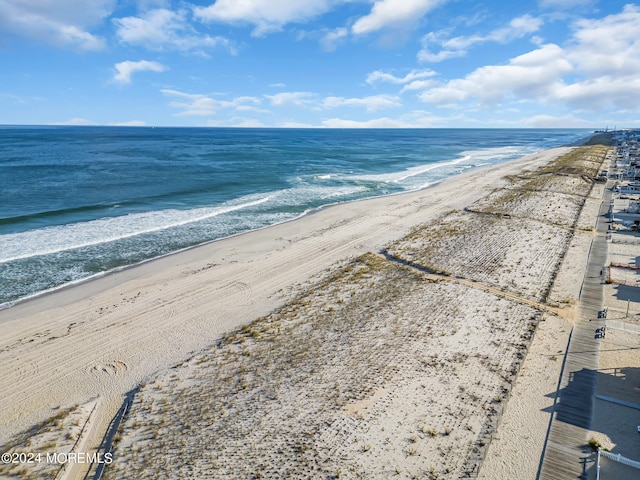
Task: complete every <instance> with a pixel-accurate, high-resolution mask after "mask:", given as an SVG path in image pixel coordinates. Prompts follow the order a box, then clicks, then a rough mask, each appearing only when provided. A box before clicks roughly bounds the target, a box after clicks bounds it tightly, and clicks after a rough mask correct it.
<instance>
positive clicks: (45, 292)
mask: <svg viewBox="0 0 640 480" xmlns="http://www.w3.org/2000/svg"><path fill="white" fill-rule="evenodd" d="M594 135H595V134H593V135H590V136H588V137H585V138H581V139H579V140H576V141H575V142H573V143H570V144H566V145H559V146H556V147H553V148H549V149H546V150H539V151H537V152H534V153H531V154H528V155H523V156H521V157H518V158H514V159H511V160H506V161H503V162H500V163H497V164H481V165H477V166H471V168H470V169H468V170H467V171H464V172H461V173H458V174H455V175H453V176H451V177H447V178H445V179H442V180H438V181H435V182H433V183H431V184H428V185H425V186H422V187H419V188H416V189H412V190H406V191H402V192H393V193H389V194H385V195H378V196H372V197H364V198H359V199H355V200H347V201H343V202H335V203H328V204H326V205H321V206H319V207H315V208H311V209H309V210H306V211H304V212H302V213H301V214H300V215H298V216H297V217H293V218H290V219H288V220H283V221H281V222H277V223H274V224H271V225H266V226H263V227H259V228H256V229H253V230H247V231H245V232H239V233H236V234H232V235H229V236H225V237H220V238H216V239H213V240H207V241H205V242H202V243H198V244H195V245H189V246H187V247H184V248H181V249H179V250H175V251H172V252H168V253H165V254H163V255H160V256H157V257H152V258H147V259H144V260H142V261H139V262H136V263H133V264H128V265H122V266H119V267H115V268H113V269H110V270H106V271H102V272H97V273H95V274H92V275H90V276H88V277H84V278H79V279H77V280H72V281H70V282H67V283H64V284H61V285H57V286H55V287H51V288H49V289H46V290H42V291H38V292H34V293H32V294H29V295H27V296H24V297H20V298H17V299H15V300H9V301H7V302H3V303H0V312H2V311H3V310H8V309H12V308H14V307H15V306H17V305H20V304H23V303H25V302H31V301H33V300H37V299H39V298H41V297H44V296H48V295H51V294H56V293H58V292H61V291H63V290H66V289H70V288H75V287H77V286H80V285H83V284H85V283H89V282H93V281H97V280H99V279H101V278H103V277H107V276H110V275H114V274H117V273H120V272H122V271H125V270H128V269H132V268H137V267H140V266H142V265H144V264H147V263H149V262H155V261H158V260H161V259H163V258H166V257H170V256H173V255H179V254H181V253H183V252H185V251H189V250H192V249H197V248H200V247H204V246H207V245H210V244H213V243H216V242H221V241H225V240H229V239H233V238H236V237H238V236H242V235H247V234H250V233H252V232H256V231H260V230H264V229H269V228H272V227H276V226H278V225H282V224H286V223H289V222H295V221H297V220H300V219H302V218H304V217H307V216H310V215H314V214H316V213H318V212H320V211H322V210H324V209H327V208H334V207H339V206H340V205H346V204H351V203H357V202H366V201H369V200H375V199H382V198H387V197H394V196H397V195H405V194H412V193H416V192H420V191H423V190H429V189H431V188H435V187H437V186H438V185H440V184H442V183H443V182H448V181H450V180H454V179H456V178H457V177H460V176H463V175H468V174H472V173H473V172H479V171H481V170H483V169H491V168H499V167H500V166H501V165H505V164H509V163H512V162H518V161H520V160H522V159H525V158H527V157H531V156H535V155H537V154H539V153H541V152H544V151H547V150H554V149H556V148H572V147H576V146H580V145H584V144H585V143H586V142H588V141H589V139H591V138H592V137H593V136H594ZM451 162H452V161H451V160H443V161H442V162H441V163H442V164H443V165H449V164H451ZM435 166H436V167H437V166H440V162H439V163H437V164H435ZM1 322H2V318H0V323H1Z"/></svg>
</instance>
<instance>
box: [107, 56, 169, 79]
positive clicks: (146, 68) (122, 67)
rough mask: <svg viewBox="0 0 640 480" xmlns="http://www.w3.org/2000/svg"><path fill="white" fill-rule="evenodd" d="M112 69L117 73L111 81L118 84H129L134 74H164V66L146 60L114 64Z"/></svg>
mask: <svg viewBox="0 0 640 480" xmlns="http://www.w3.org/2000/svg"><path fill="white" fill-rule="evenodd" d="M114 67H115V69H116V70H117V71H118V73H116V74H115V75H114V76H113V79H114V80H115V81H116V82H118V83H131V75H133V74H134V73H136V72H164V71H165V70H166V67H165V66H164V65H162V64H160V63H158V62H150V61H148V60H140V61H138V62H132V61H130V60H127V61H125V62H120V63H116V64H115V65H114Z"/></svg>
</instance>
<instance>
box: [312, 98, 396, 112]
mask: <svg viewBox="0 0 640 480" xmlns="http://www.w3.org/2000/svg"><path fill="white" fill-rule="evenodd" d="M345 106H346V107H364V108H365V109H366V110H367V111H368V112H373V111H375V110H380V109H385V108H394V107H400V106H402V104H401V103H400V100H399V99H398V98H397V97H394V96H391V95H373V96H370V97H363V98H343V97H326V98H325V99H324V100H323V101H322V107H323V108H339V107H345Z"/></svg>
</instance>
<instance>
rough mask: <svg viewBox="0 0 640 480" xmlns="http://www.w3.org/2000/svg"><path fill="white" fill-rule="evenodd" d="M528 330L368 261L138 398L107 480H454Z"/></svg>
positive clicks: (519, 319) (499, 307) (482, 439)
mask: <svg viewBox="0 0 640 480" xmlns="http://www.w3.org/2000/svg"><path fill="white" fill-rule="evenodd" d="M536 321H537V313H536V311H534V310H532V309H531V308H529V307H525V306H522V305H516V304H513V303H510V302H508V301H506V300H503V299H498V298H496V297H494V296H492V295H489V294H486V293H484V292H480V291H478V290H474V289H469V288H466V287H463V286H460V285H453V284H448V283H430V282H427V281H425V279H424V277H423V276H422V275H421V274H419V273H416V272H415V271H412V270H411V269H408V268H406V267H402V266H399V265H397V264H394V263H392V262H387V261H385V260H384V259H383V258H381V257H380V256H376V255H371V254H368V255H364V256H362V257H360V258H358V259H357V260H355V261H353V262H351V263H349V264H348V265H346V266H344V267H342V268H340V269H339V270H337V271H335V272H334V273H332V274H331V275H330V276H328V277H327V278H326V279H325V280H324V281H323V282H322V284H321V285H316V286H315V287H314V288H310V289H309V290H308V291H307V292H305V293H304V294H301V295H300V296H299V297H298V298H297V299H296V300H295V301H293V302H291V303H289V304H288V305H286V306H284V307H282V308H281V309H279V310H278V311H276V312H274V313H273V314H271V315H269V316H267V317H265V318H261V319H259V320H257V321H255V322H253V323H252V324H251V325H248V326H246V327H244V328H242V329H240V330H238V331H236V332H234V333H233V334H231V335H229V336H228V337H226V338H225V339H222V340H221V341H220V342H219V343H218V344H217V345H216V346H215V347H214V348H213V349H211V351H207V352H203V353H202V354H200V355H198V356H196V357H194V358H192V359H191V360H190V361H188V362H186V363H184V364H183V365H182V366H180V367H177V368H175V369H173V370H171V371H169V372H167V373H166V374H163V375H161V376H159V377H158V378H157V379H156V380H155V381H154V382H152V383H149V384H148V385H146V386H145V387H143V388H142V389H141V391H140V393H139V394H138V395H137V397H136V399H135V401H134V404H133V408H132V411H131V413H130V415H129V416H128V418H127V419H126V420H125V422H124V425H123V430H122V440H121V441H120V442H119V443H118V446H117V451H116V452H115V454H114V458H118V459H119V460H118V461H117V462H114V464H112V465H111V466H110V467H109V469H108V470H107V478H142V477H150V476H151V477H152V476H154V475H165V474H166V469H165V462H166V458H167V455H168V456H170V458H171V471H172V472H173V476H174V477H175V478H192V477H194V476H196V477H197V476H199V475H201V474H203V472H207V473H208V474H210V475H213V476H214V477H216V478H336V476H338V472H339V478H385V479H386V478H389V477H390V476H391V475H392V474H393V475H395V471H396V469H399V470H400V471H401V472H403V473H402V475H403V476H405V475H406V476H413V475H420V474H421V472H424V471H426V470H428V469H429V468H432V469H433V472H434V474H438V475H445V476H446V475H455V476H461V475H463V474H464V471H465V470H466V469H469V468H471V467H470V464H469V461H468V460H469V459H470V458H472V456H473V455H474V451H476V453H477V451H480V450H481V449H483V448H484V447H485V445H486V444H487V443H488V438H486V435H487V432H488V431H490V429H491V428H493V425H494V423H495V418H496V414H497V412H498V408H497V406H498V405H499V402H498V403H496V398H500V399H503V398H504V395H505V392H507V391H508V389H509V385H510V382H511V381H512V380H513V377H514V375H515V374H516V373H517V370H518V365H519V362H520V361H521V358H522V357H523V356H524V352H525V351H526V344H527V342H528V341H529V340H530V338H531V336H532V331H533V327H534V326H535V323H536ZM401 478H402V477H401Z"/></svg>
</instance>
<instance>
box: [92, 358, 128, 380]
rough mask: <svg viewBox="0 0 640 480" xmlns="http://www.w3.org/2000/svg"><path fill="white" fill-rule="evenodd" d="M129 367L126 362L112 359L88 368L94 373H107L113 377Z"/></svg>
mask: <svg viewBox="0 0 640 480" xmlns="http://www.w3.org/2000/svg"><path fill="white" fill-rule="evenodd" d="M128 369H129V367H128V366H127V364H126V363H125V362H123V361H121V360H113V361H111V362H106V363H99V364H97V365H94V366H93V367H91V368H90V369H89V373H92V374H96V375H108V376H110V377H115V376H117V375H119V374H122V373H124V372H126V371H127V370H128Z"/></svg>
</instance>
